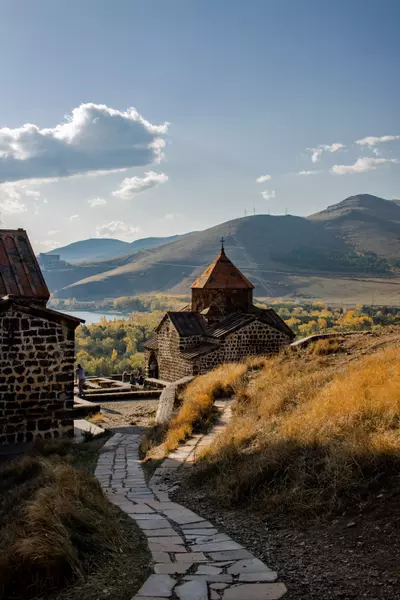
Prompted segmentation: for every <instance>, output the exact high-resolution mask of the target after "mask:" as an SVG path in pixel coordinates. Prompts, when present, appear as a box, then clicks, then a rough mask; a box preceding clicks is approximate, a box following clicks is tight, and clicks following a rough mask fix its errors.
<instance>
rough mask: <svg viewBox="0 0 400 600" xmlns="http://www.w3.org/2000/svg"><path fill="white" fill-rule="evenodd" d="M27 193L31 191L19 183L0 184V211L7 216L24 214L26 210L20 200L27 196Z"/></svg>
mask: <svg viewBox="0 0 400 600" xmlns="http://www.w3.org/2000/svg"><path fill="white" fill-rule="evenodd" d="M29 192H31V190H27V189H26V186H24V185H20V184H19V183H2V184H0V211H1V212H3V213H7V214H12V213H22V212H26V211H27V210H28V208H27V206H26V205H25V204H24V203H23V202H21V200H22V198H23V197H24V196H29V195H30V194H29Z"/></svg>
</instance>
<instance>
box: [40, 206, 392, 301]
mask: <svg viewBox="0 0 400 600" xmlns="http://www.w3.org/2000/svg"><path fill="white" fill-rule="evenodd" d="M221 236H224V237H225V240H226V244H225V247H226V251H227V254H228V255H229V257H230V258H231V260H232V261H233V262H234V264H235V265H236V266H237V267H239V268H240V269H241V270H242V271H243V273H244V274H245V275H246V276H247V277H248V278H249V279H250V280H251V281H252V282H253V283H254V284H255V286H256V294H258V295H264V296H265V295H272V296H282V295H287V294H288V293H289V295H296V294H297V293H298V291H297V290H296V285H295V284H293V276H310V277H312V276H322V277H327V278H332V277H337V276H345V277H354V276H355V275H358V276H360V275H361V276H363V277H365V276H367V275H368V276H389V277H392V276H394V270H395V268H396V267H397V263H396V259H397V258H398V257H400V206H398V205H397V204H396V203H394V202H391V201H388V200H383V199H382V198H378V197H375V196H369V195H360V196H354V197H352V198H348V199H347V200H344V201H343V202H340V203H339V204H336V205H334V206H331V207H329V208H328V209H326V210H325V211H322V212H320V213H317V214H315V215H312V216H311V217H309V218H303V217H295V216H291V215H286V216H270V215H255V216H251V217H246V218H241V219H235V220H233V221H228V222H227V223H223V224H221V225H217V226H215V227H211V228H210V229H206V230H205V231H201V232H195V233H192V234H189V235H187V236H185V237H182V238H179V239H178V240H176V241H175V242H172V243H169V244H166V245H163V246H159V247H157V248H152V249H150V250H144V251H140V252H136V253H134V254H132V255H127V256H124V257H122V258H121V257H120V258H118V259H114V260H107V261H104V262H103V263H101V265H100V264H99V263H93V264H92V265H86V266H85V269H84V271H83V270H82V269H80V271H79V272H78V270H77V271H76V273H75V274H74V273H70V276H69V279H68V283H67V286H66V287H63V286H62V285H61V284H62V281H61V279H60V278H59V280H58V281H57V287H56V286H53V285H52V282H51V281H49V284H50V286H52V287H53V290H54V289H58V293H57V295H58V296H59V297H64V298H66V297H74V298H77V299H88V300H89V299H97V298H104V297H116V296H122V295H134V294H138V293H146V292H155V291H176V292H178V291H179V292H182V291H187V290H188V288H189V285H190V284H191V283H192V282H193V280H194V279H195V278H196V276H198V275H199V274H200V272H201V270H202V269H204V267H205V266H206V265H208V264H209V263H210V262H211V261H212V260H213V259H214V258H215V255H216V254H217V252H218V249H219V240H220V238H221ZM83 273H84V275H83ZM82 275H83V276H82ZM49 276H50V278H51V277H52V274H50V273H49ZM53 277H54V275H53ZM74 277H76V279H75V281H72V279H73V278H74ZM68 284H69V285H68ZM60 288H63V289H60Z"/></svg>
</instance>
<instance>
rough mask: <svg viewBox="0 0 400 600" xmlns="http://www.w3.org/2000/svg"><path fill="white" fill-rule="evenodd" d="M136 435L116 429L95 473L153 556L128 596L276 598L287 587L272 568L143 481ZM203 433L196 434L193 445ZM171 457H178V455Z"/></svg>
mask: <svg viewBox="0 0 400 600" xmlns="http://www.w3.org/2000/svg"><path fill="white" fill-rule="evenodd" d="M225 410H227V408H225ZM217 426H218V425H217ZM140 437H141V435H140V434H139V433H131V434H123V433H116V434H115V435H114V436H113V437H112V438H111V439H110V440H109V441H108V442H107V443H106V444H105V445H104V446H103V450H102V453H101V455H100V458H99V461H98V464H97V468H96V477H97V478H98V480H99V482H100V484H101V486H102V487H103V489H104V491H105V493H106V494H107V495H108V497H109V499H110V500H111V502H113V503H114V504H116V505H117V506H119V507H120V508H121V509H122V510H123V511H125V512H126V513H127V514H128V515H129V516H130V517H131V518H132V519H134V520H135V521H136V523H137V525H138V526H139V527H140V528H141V529H142V530H143V533H144V534H145V535H146V536H147V540H148V544H149V548H150V551H151V554H152V557H153V570H154V574H153V575H150V577H149V578H148V579H147V581H146V582H145V583H144V585H143V586H142V588H141V589H140V590H139V592H138V593H137V595H136V596H134V599H133V600H161V599H165V598H170V599H171V600H275V599H278V598H281V597H282V596H283V595H284V594H285V593H286V587H285V585H284V584H283V583H278V582H277V581H276V580H277V574H276V573H275V571H273V570H272V569H270V568H269V567H268V566H267V565H265V564H264V563H263V562H261V561H260V560H259V559H257V558H256V557H255V556H253V555H252V554H251V553H250V552H249V551H248V550H246V549H245V548H244V547H243V546H241V545H240V544H238V543H237V542H235V541H234V540H232V539H231V538H230V537H229V536H228V535H226V534H225V533H224V532H222V531H219V530H218V529H216V528H215V527H214V526H213V525H212V523H210V522H209V521H206V520H204V519H202V518H201V517H200V516H199V515H196V514H195V513H194V512H192V511H191V510H188V509H187V508H185V507H184V506H181V505H180V504H177V503H175V502H171V501H170V499H169V497H168V492H167V491H165V487H163V486H161V485H160V484H159V483H157V481H155V482H154V483H153V486H152V489H150V488H149V487H148V486H147V484H146V481H145V477H144V474H143V471H142V468H141V464H140V459H139V442H140ZM200 437H201V436H200ZM205 437H206V436H204V437H203V438H202V439H197V438H196V439H197V441H196V442H195V444H194V446H195V447H197V446H198V445H200V444H201V443H202V441H203V440H204V439H205ZM208 443H209V441H208ZM204 445H205V444H204ZM188 447H189V448H191V450H190V452H189V453H188V455H187V456H189V455H190V453H191V452H192V451H193V445H192V446H188ZM181 450H182V448H181V449H180V450H179V451H178V453H179V452H180V451H181ZM186 458H187V457H186ZM175 459H176V462H178V463H181V462H182V461H181V460H180V459H179V458H178V456H176V457H175ZM175 459H174V458H172V459H171V458H169V459H167V460H175ZM168 468H171V467H168Z"/></svg>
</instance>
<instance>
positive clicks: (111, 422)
mask: <svg viewBox="0 0 400 600" xmlns="http://www.w3.org/2000/svg"><path fill="white" fill-rule="evenodd" d="M100 406H101V411H102V416H103V418H104V421H103V422H101V423H97V424H98V425H101V426H102V427H104V428H107V429H111V428H114V427H125V426H129V425H140V426H141V427H148V426H150V425H153V423H154V418H155V416H156V411H157V406H158V400H130V401H127V402H100Z"/></svg>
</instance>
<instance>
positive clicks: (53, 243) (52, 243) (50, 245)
mask: <svg viewBox="0 0 400 600" xmlns="http://www.w3.org/2000/svg"><path fill="white" fill-rule="evenodd" d="M49 233H50V232H49ZM35 245H36V246H43V248H46V249H47V250H53V249H54V248H57V246H59V245H60V242H58V241H57V240H41V241H38V240H35Z"/></svg>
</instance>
